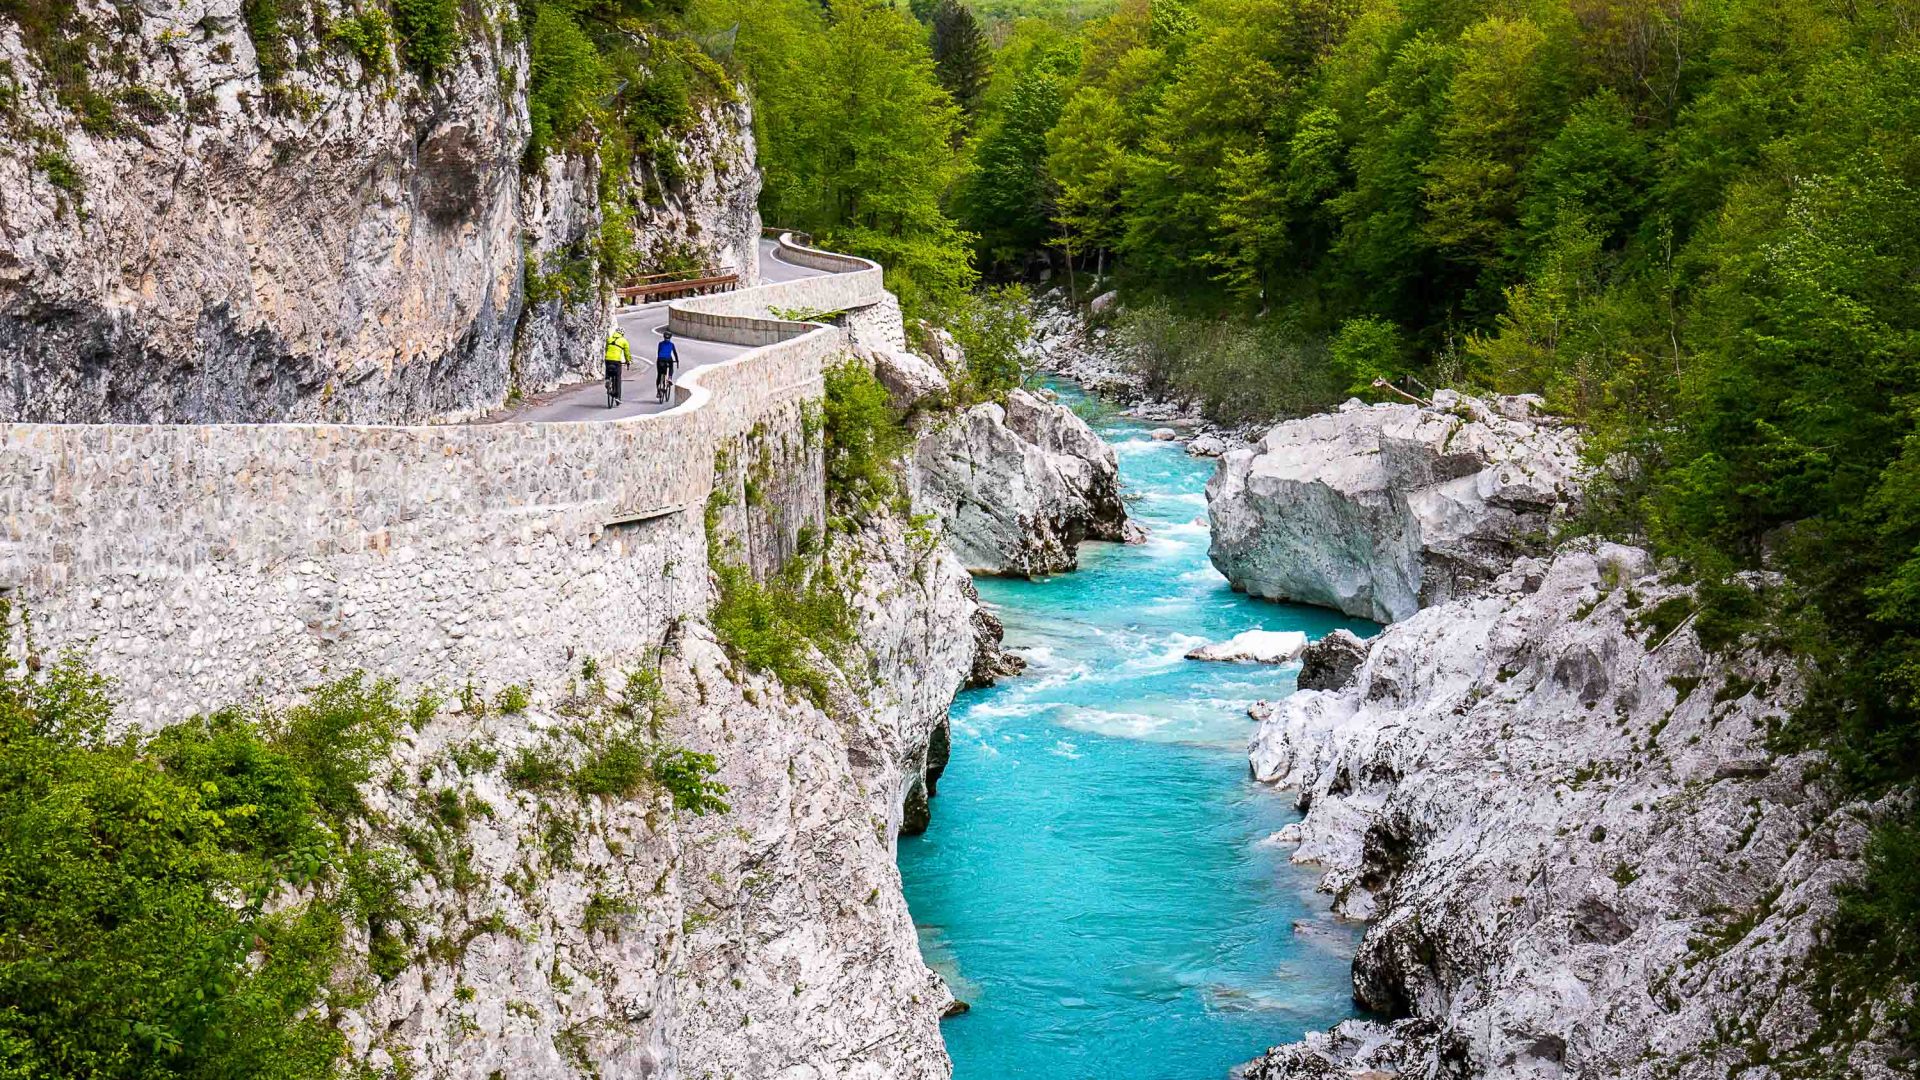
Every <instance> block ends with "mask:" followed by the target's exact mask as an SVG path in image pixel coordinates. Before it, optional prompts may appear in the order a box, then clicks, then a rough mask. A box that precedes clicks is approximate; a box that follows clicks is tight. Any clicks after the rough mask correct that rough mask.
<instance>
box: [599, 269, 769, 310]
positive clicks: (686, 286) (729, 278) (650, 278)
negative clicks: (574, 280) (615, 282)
mask: <svg viewBox="0 0 1920 1080" xmlns="http://www.w3.org/2000/svg"><path fill="white" fill-rule="evenodd" d="M739 285H740V275H739V274H736V273H734V272H732V271H730V270H724V269H721V268H720V267H708V268H706V269H704V270H688V271H677V272H670V273H665V274H649V275H647V276H646V277H643V278H639V279H636V280H635V281H633V282H632V283H631V284H627V285H622V286H620V287H619V288H617V289H615V290H614V291H613V294H614V296H615V297H617V298H618V299H619V301H620V303H622V304H641V303H646V302H648V301H652V300H671V299H673V298H675V297H680V296H705V295H707V294H708V293H716V292H728V291H730V290H732V289H736V288H738V287H739Z"/></svg>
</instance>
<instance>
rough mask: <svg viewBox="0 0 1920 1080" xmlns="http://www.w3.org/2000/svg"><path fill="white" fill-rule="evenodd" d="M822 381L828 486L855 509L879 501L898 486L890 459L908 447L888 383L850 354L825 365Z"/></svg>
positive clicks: (870, 506)
mask: <svg viewBox="0 0 1920 1080" xmlns="http://www.w3.org/2000/svg"><path fill="white" fill-rule="evenodd" d="M825 381H826V399H825V403H824V418H825V432H826V453H827V491H828V492H829V493H830V494H831V495H833V496H834V498H835V499H836V500H838V501H839V502H840V503H842V504H843V505H846V506H849V507H852V508H855V509H860V510H873V509H876V508H878V507H880V506H883V505H885V504H886V503H887V501H888V500H890V499H891V498H892V497H893V495H894V492H895V490H896V489H897V486H898V485H897V482H896V481H895V479H894V472H893V470H894V467H895V466H894V463H895V461H896V460H897V459H898V458H899V456H900V455H901V454H902V453H903V452H904V451H905V450H906V446H907V434H906V429H905V428H903V427H902V426H901V424H900V418H899V417H898V416H897V415H895V413H894V411H893V406H892V405H891V404H890V403H889V401H888V398H887V388H886V387H884V386H882V385H880V380H879V379H877V378H875V377H874V374H873V372H872V371H870V370H868V369H867V368H866V367H865V366H863V365H861V364H860V363H859V362H857V361H855V360H852V359H850V358H849V359H845V360H842V361H840V362H839V363H837V364H833V365H831V366H829V367H828V368H827V369H826V372H825Z"/></svg>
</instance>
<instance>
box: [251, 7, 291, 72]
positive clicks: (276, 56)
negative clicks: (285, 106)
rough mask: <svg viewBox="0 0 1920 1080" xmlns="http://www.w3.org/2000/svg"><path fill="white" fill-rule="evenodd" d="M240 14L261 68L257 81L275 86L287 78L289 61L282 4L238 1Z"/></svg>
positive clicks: (286, 22) (287, 22) (286, 19)
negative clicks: (284, 76) (244, 21)
mask: <svg viewBox="0 0 1920 1080" xmlns="http://www.w3.org/2000/svg"><path fill="white" fill-rule="evenodd" d="M240 13H241V15H242V17H243V18H245V20H246V24H247V38H248V40H250V41H252V42H253V53H254V56H255V57H256V58H257V60H258V62H259V64H260V81H261V82H264V83H274V82H278V81H279V80H280V76H282V75H284V74H286V71H287V65H288V63H290V62H291V57H290V56H289V54H288V50H287V27H288V24H289V23H290V22H291V20H290V19H289V18H288V16H287V14H286V12H285V11H284V10H283V9H282V7H281V0H241V3H240Z"/></svg>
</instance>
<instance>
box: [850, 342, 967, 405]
mask: <svg viewBox="0 0 1920 1080" xmlns="http://www.w3.org/2000/svg"><path fill="white" fill-rule="evenodd" d="M855 351H856V353H858V352H859V351H860V350H855ZM868 356H869V357H870V359H871V362H872V364H873V375H874V378H876V379H879V380H880V385H881V386H884V387H886V388H887V399H888V401H889V402H890V403H891V404H892V405H893V407H894V408H896V409H901V410H906V409H911V408H912V407H913V406H915V405H918V404H920V403H921V402H924V401H927V400H929V399H937V398H938V397H939V396H940V395H943V394H945V393H946V392H947V390H948V386H949V384H948V382H947V377H946V375H944V374H942V373H941V371H940V369H939V368H937V367H935V366H934V365H933V363H932V362H931V361H929V360H927V359H925V358H923V357H921V356H918V355H916V354H914V353H911V352H908V351H907V350H905V349H875V350H873V351H872V352H871V353H869V354H868Z"/></svg>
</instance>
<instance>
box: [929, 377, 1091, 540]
mask: <svg viewBox="0 0 1920 1080" xmlns="http://www.w3.org/2000/svg"><path fill="white" fill-rule="evenodd" d="M909 471H910V488H911V490H912V493H913V503H914V509H915V510H916V511H917V512H920V513H930V514H933V515H934V516H935V517H937V518H938V519H939V520H940V522H941V523H942V524H943V526H944V527H945V535H946V542H947V546H948V547H949V548H950V549H951V550H952V551H953V552H954V554H956V555H958V556H959V557H960V561H961V562H962V563H963V564H964V565H965V566H966V567H967V569H968V570H971V571H973V572H975V573H981V574H997V575H1012V576H1018V577H1037V576H1042V575H1046V574H1052V573H1058V572H1060V571H1063V570H1071V569H1073V568H1074V567H1075V566H1077V565H1078V564H1079V555H1078V552H1077V550H1076V549H1077V548H1078V546H1079V544H1080V542H1081V541H1083V540H1114V541H1122V540H1127V539H1129V529H1128V522H1127V512H1126V507H1125V506H1124V504H1122V502H1121V501H1120V475H1119V463H1118V461H1117V460H1116V459H1115V457H1114V453H1113V447H1111V446H1109V445H1107V443H1106V441H1105V440H1103V439H1101V438H1100V436H1098V435H1096V434H1094V432H1093V429H1092V428H1090V427H1088V426H1087V424H1086V421H1084V420H1082V419H1080V418H1079V417H1078V416H1076V415H1074V413H1073V411H1072V410H1071V409H1068V408H1066V407H1065V406H1062V405H1058V404H1053V403H1050V402H1046V401H1042V400H1040V399H1039V398H1038V397H1035V396H1034V395H1033V394H1030V393H1028V392H1027V391H1025V390H1014V391H1013V392H1011V393H1010V394H1008V395H1007V400H1006V403H1005V404H1004V405H1002V404H999V403H995V402H987V403H985V404H981V405H975V406H974V407H972V408H970V409H968V410H966V411H964V412H962V413H959V414H957V415H953V416H946V417H941V418H938V419H937V420H935V421H933V422H932V423H931V424H930V425H929V426H928V429H927V430H925V431H923V432H922V434H921V436H920V439H919V442H918V444H917V446H916V447H915V450H914V455H913V458H912V461H911V462H910V470H909Z"/></svg>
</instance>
